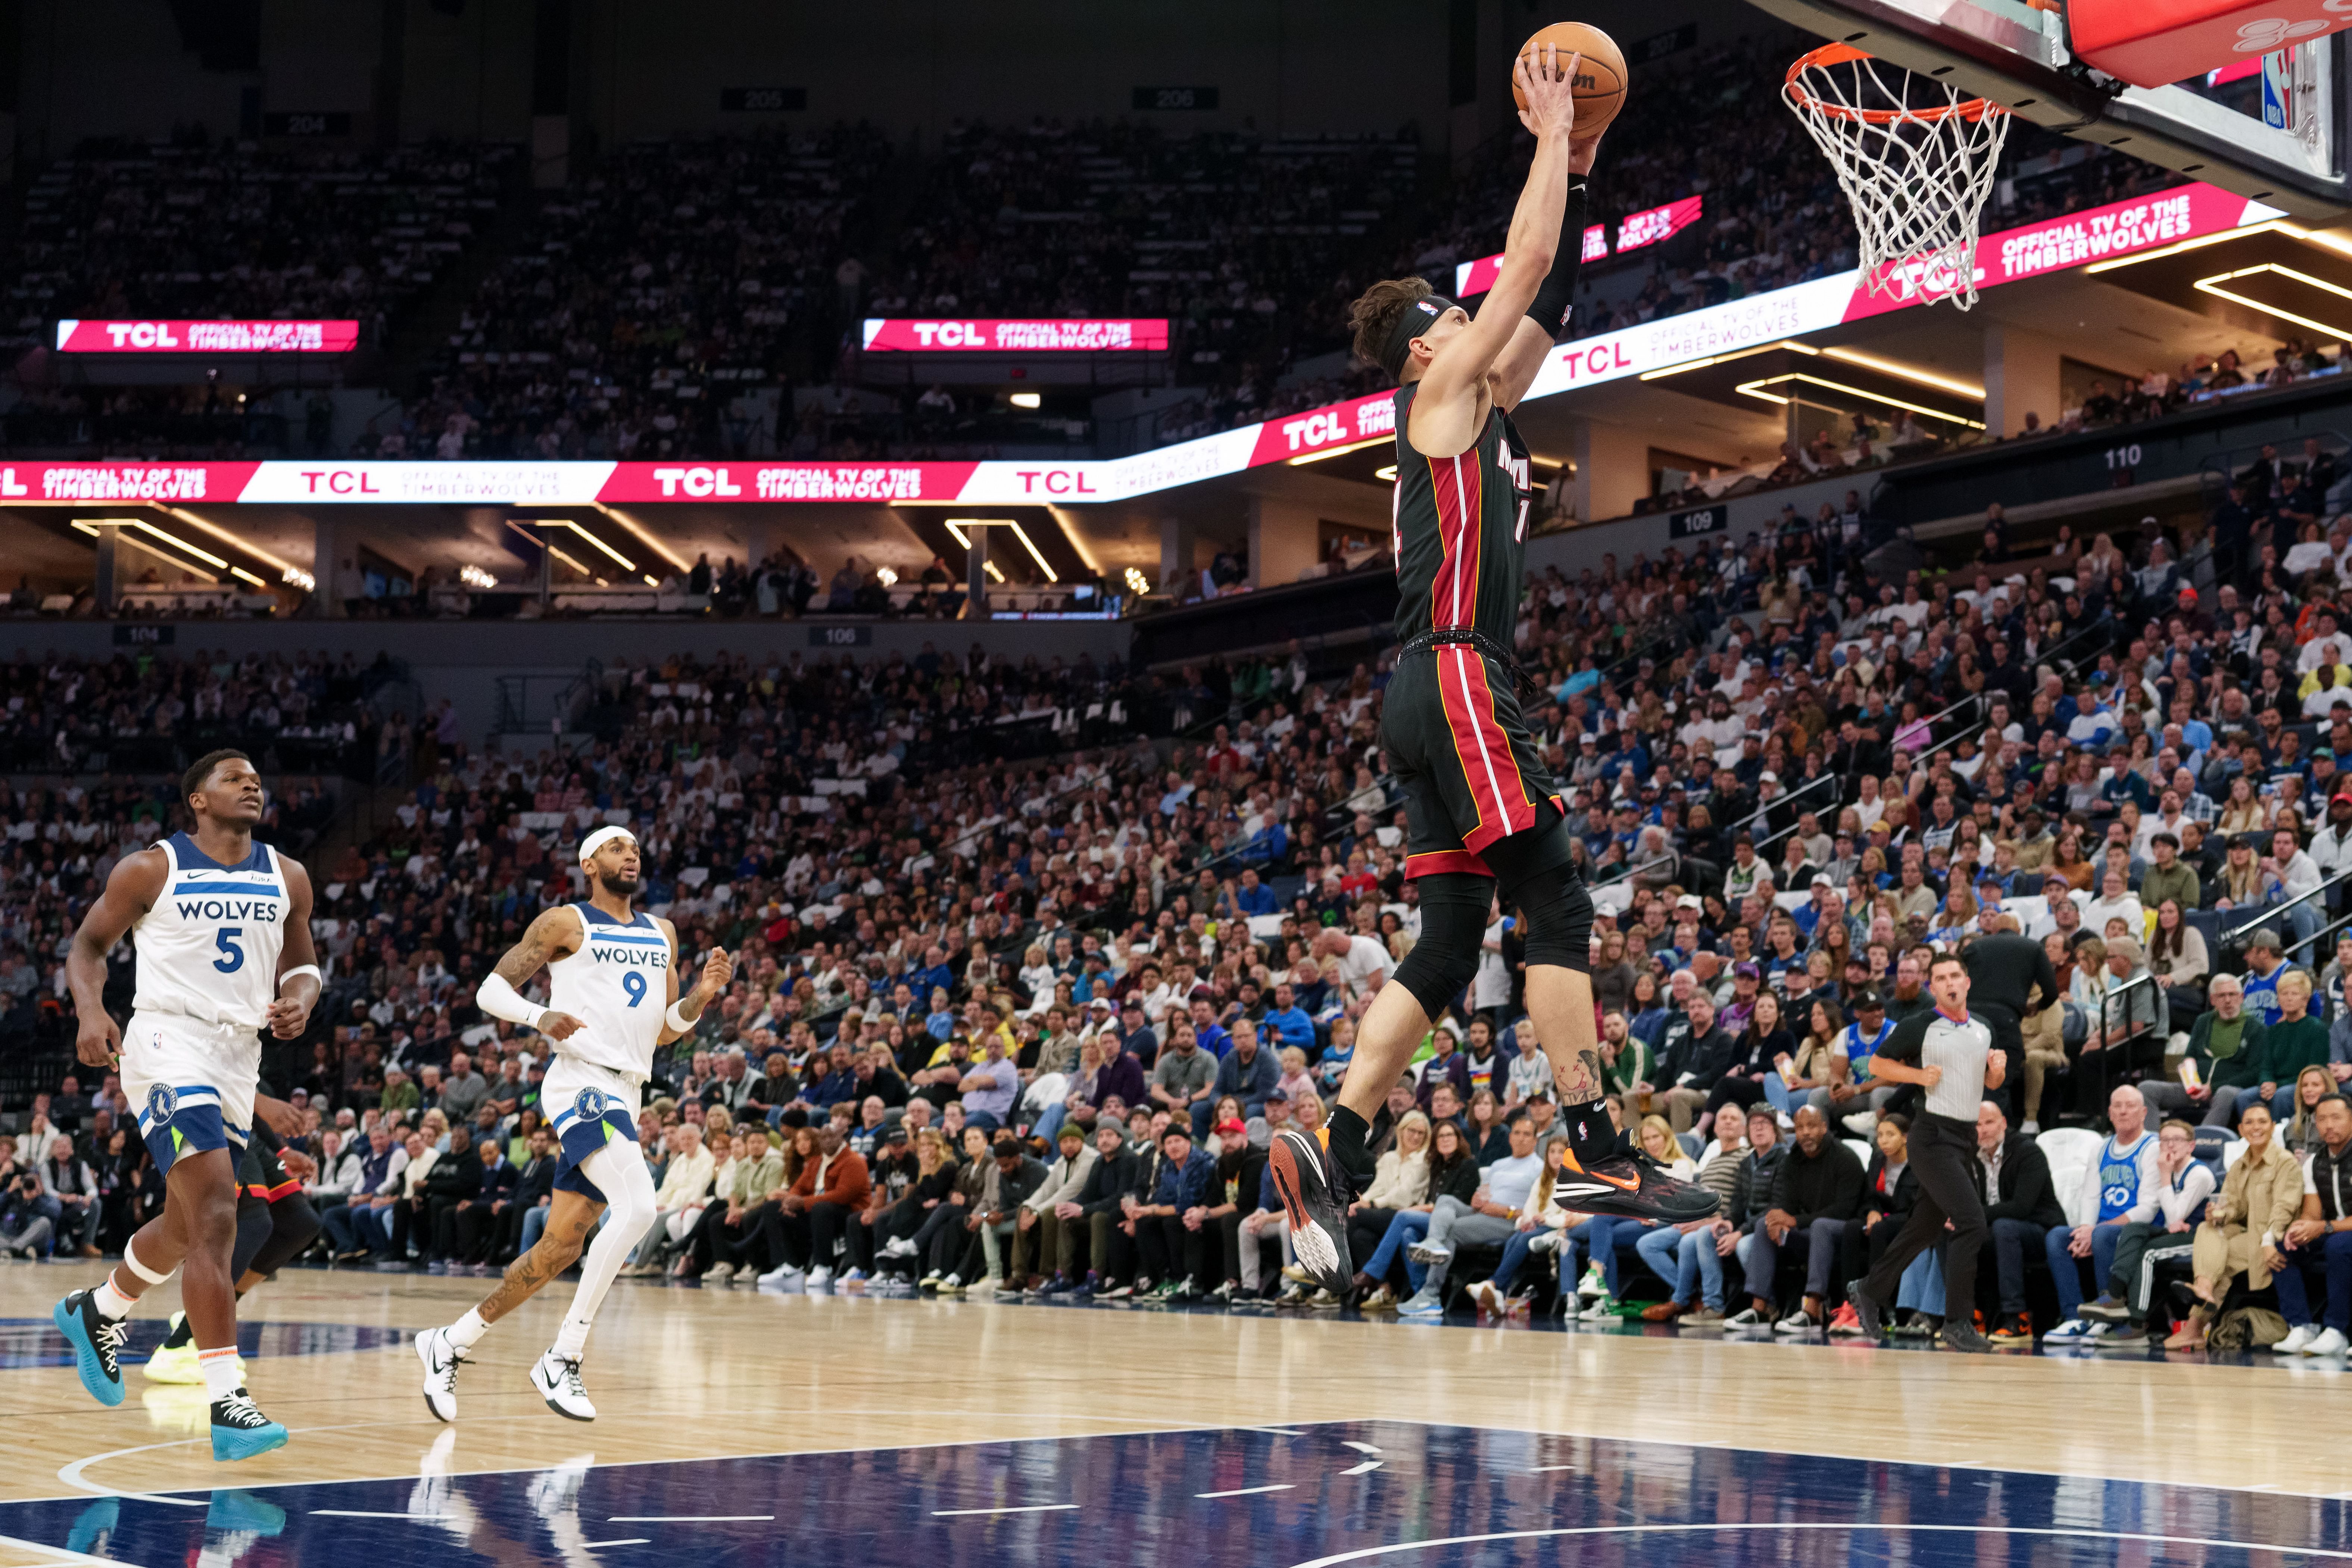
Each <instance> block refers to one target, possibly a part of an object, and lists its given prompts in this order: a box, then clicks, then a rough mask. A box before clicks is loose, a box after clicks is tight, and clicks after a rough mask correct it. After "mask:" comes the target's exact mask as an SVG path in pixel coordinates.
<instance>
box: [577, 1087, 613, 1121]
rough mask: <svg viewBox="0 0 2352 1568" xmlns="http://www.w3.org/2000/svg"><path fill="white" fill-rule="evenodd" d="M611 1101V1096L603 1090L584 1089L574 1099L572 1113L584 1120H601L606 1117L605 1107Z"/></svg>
mask: <svg viewBox="0 0 2352 1568" xmlns="http://www.w3.org/2000/svg"><path fill="white" fill-rule="evenodd" d="M611 1103H612V1099H611V1097H610V1096H609V1095H607V1094H606V1093H605V1092H604V1091H603V1090H601V1089H583V1090H582V1091H580V1092H579V1093H578V1094H577V1095H576V1096H574V1097H573V1099H572V1114H573V1115H575V1116H577V1117H579V1118H580V1119H581V1120H582V1121H583V1122H595V1121H601V1120H603V1119H604V1108H605V1107H606V1106H607V1105H609V1104H611Z"/></svg>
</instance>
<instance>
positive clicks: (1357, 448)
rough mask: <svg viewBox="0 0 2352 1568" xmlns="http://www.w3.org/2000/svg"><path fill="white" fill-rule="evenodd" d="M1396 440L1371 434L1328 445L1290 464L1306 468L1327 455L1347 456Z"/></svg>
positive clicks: (1390, 436)
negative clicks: (1346, 442) (1355, 439)
mask: <svg viewBox="0 0 2352 1568" xmlns="http://www.w3.org/2000/svg"><path fill="white" fill-rule="evenodd" d="M1395 440H1396V437H1395V436H1393V435H1369V436H1366V437H1365V438H1364V439H1363V440H1361V441H1350V442H1349V443H1348V444H1346V445H1345V446H1327V447H1325V448H1324V449H1323V450H1322V451H1320V452H1308V453H1305V454H1303V455H1299V456H1297V457H1294V458H1292V459H1290V466H1292V467H1293V468H1304V467H1306V466H1307V465H1308V464H1309V463H1320V462H1322V461H1323V459H1325V458H1326V457H1345V456H1346V455H1348V454H1349V453H1350V452H1361V451H1362V450H1363V449H1364V448H1365V447H1367V446H1378V445H1381V444H1383V443H1391V444H1392V443H1394V442H1395Z"/></svg>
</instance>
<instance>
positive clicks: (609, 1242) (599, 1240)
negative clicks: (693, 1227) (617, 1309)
mask: <svg viewBox="0 0 2352 1568" xmlns="http://www.w3.org/2000/svg"><path fill="white" fill-rule="evenodd" d="M580 1168H581V1169H582V1170H583V1171H584V1172H585V1173H587V1176H588V1179H589V1180H590V1181H593V1182H594V1183H595V1184H596V1188H597V1190H598V1191H600V1192H602V1193H603V1194H604V1204H605V1207H604V1224H602V1225H601V1226H599V1227H597V1229H596V1239H594V1240H593V1241H591V1242H590V1243H588V1252H587V1256H585V1257H584V1258H583V1259H582V1260H580V1288H579V1290H578V1291H575V1292H573V1294H572V1310H571V1311H570V1312H566V1313H565V1314H564V1316H563V1329H562V1333H558V1334H557V1335H556V1336H555V1354H558V1355H563V1356H573V1357H576V1356H578V1355H579V1354H580V1353H581V1352H582V1351H583V1349H585V1348H586V1346H587V1343H588V1328H589V1325H590V1324H591V1323H593V1322H595V1321H596V1309H597V1308H598V1307H600V1306H602V1305H603V1304H604V1292H605V1291H609V1290H611V1289H612V1288H613V1280H614V1276H616V1275H618V1274H619V1273H620V1271H621V1266H622V1265H623V1264H625V1263H626V1262H627V1261H628V1260H629V1253H630V1251H631V1250H632V1249H635V1246H636V1244H637V1243H638V1241H639V1240H641V1239H644V1237H645V1234H646V1231H647V1230H649V1229H651V1228H652V1227H653V1223H654V1216H655V1208H654V1178H653V1173H652V1172H650V1171H648V1170H646V1156H645V1155H644V1153H643V1152H642V1151H641V1150H640V1149H639V1148H638V1147H637V1145H635V1144H634V1143H632V1142H630V1141H629V1140H628V1139H626V1138H615V1139H614V1140H613V1141H612V1142H611V1143H609V1144H606V1145H604V1147H603V1148H601V1149H598V1150H597V1151H596V1152H595V1153H594V1154H593V1155H589V1156H588V1157H587V1158H586V1159H584V1160H583V1161H581V1162H580Z"/></svg>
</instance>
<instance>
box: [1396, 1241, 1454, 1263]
mask: <svg viewBox="0 0 2352 1568" xmlns="http://www.w3.org/2000/svg"><path fill="white" fill-rule="evenodd" d="M1404 1255H1405V1256H1406V1257H1408V1258H1410V1259H1412V1260H1413V1261H1414V1262H1416V1263H1450V1262H1452V1261H1453V1260H1454V1249H1453V1248H1451V1247H1437V1246H1433V1245H1432V1244H1430V1243H1429V1242H1426V1241H1416V1242H1414V1243H1413V1244H1412V1246H1410V1247H1408V1248H1406V1249H1404Z"/></svg>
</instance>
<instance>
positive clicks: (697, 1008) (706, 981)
mask: <svg viewBox="0 0 2352 1568" xmlns="http://www.w3.org/2000/svg"><path fill="white" fill-rule="evenodd" d="M655 923H656V925H659V926H660V927H661V928H662V935H663V936H667V937H668V938H669V952H670V965H669V1010H668V1011H667V1012H665V1013H664V1014H662V1031H661V1037H660V1039H659V1040H656V1041H655V1043H656V1045H667V1044H669V1043H670V1042H671V1041H672V1040H684V1039H685V1038H686V1037H687V1036H688V1035H689V1034H692V1033H693V1032H694V1026H695V1023H696V1021H697V1020H698V1019H700V1018H701V1017H702V1009H704V1008H707V1007H709V1005H710V1004H711V1002H713V1001H714V1000H716V999H717V998H719V997H720V996H721V995H723V994H725V992H726V990H727V983H728V982H729V981H730V980H731V979H733V978H734V977H735V960H734V959H733V958H731V957H730V956H728V954H727V949H726V948H724V947H713V948H712V949H711V950H710V953H709V956H707V957H706V958H704V959H703V960H702V973H701V975H700V976H699V977H697V978H696V980H695V983H694V989H692V990H690V991H688V992H687V993H686V995H684V996H679V995H678V994H677V956H678V953H677V926H675V925H671V924H670V923H669V922H668V921H667V920H661V919H658V918H656V922H655Z"/></svg>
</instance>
